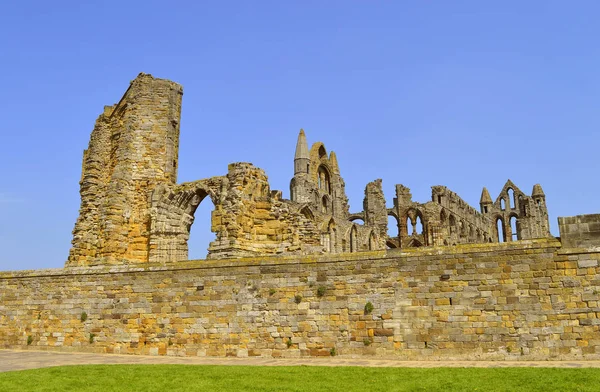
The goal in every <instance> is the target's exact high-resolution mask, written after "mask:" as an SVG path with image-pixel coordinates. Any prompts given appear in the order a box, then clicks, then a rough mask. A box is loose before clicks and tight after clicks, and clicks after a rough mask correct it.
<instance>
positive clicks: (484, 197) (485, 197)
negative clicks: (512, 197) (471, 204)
mask: <svg viewBox="0 0 600 392" xmlns="http://www.w3.org/2000/svg"><path fill="white" fill-rule="evenodd" d="M492 204H493V203H492V197H491V196H490V192H488V190H487V188H486V187H483V190H482V191H481V198H480V199H479V206H480V207H481V213H482V214H487V213H489V212H491V207H492Z"/></svg>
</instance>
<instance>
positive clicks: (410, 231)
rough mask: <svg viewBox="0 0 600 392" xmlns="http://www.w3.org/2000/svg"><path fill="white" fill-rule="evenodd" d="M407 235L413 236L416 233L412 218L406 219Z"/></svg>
mask: <svg viewBox="0 0 600 392" xmlns="http://www.w3.org/2000/svg"><path fill="white" fill-rule="evenodd" d="M406 234H408V235H413V234H415V232H414V231H413V220H412V218H411V217H410V216H407V217H406Z"/></svg>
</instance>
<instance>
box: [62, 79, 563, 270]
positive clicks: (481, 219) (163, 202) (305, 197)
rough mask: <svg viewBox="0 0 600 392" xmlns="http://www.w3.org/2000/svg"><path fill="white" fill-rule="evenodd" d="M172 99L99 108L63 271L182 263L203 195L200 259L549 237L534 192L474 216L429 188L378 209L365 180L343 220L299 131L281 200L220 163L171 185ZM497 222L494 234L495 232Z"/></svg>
mask: <svg viewBox="0 0 600 392" xmlns="http://www.w3.org/2000/svg"><path fill="white" fill-rule="evenodd" d="M182 94H183V90H182V87H181V86H180V85H178V84H176V83H173V82H171V81H168V80H163V79H156V78H154V77H152V76H151V75H146V74H140V75H139V76H138V77H137V78H136V79H135V80H133V81H132V82H131V85H130V87H129V89H128V90H127V91H126V92H125V94H124V96H123V97H122V98H121V100H120V101H119V103H117V104H116V105H113V106H108V107H105V110H104V112H103V113H102V114H101V115H100V117H99V118H98V120H97V121H96V125H95V127H94V130H93V131H92V135H91V138H90V143H89V147H88V149H87V150H86V151H85V152H84V159H83V168H82V178H81V183H80V185H81V190H80V192H81V208H80V215H79V218H78V220H77V222H76V224H75V229H74V231H73V247H72V249H71V252H70V254H69V258H68V260H67V263H66V266H69V267H72V266H86V265H102V264H111V265H112V264H132V263H133V264H137V263H147V262H158V261H160V262H172V261H182V260H186V259H187V257H188V253H187V240H188V238H189V232H190V228H191V225H192V224H193V222H194V212H195V210H196V208H197V206H198V204H199V203H201V202H202V201H203V200H204V199H205V198H206V197H207V196H208V197H210V200H211V201H212V203H213V204H214V207H215V208H214V211H213V213H212V219H211V223H212V224H211V230H212V231H213V232H214V233H215V235H216V239H215V241H213V242H211V243H210V244H209V246H208V256H207V257H208V258H231V257H246V256H253V255H272V254H325V253H344V252H350V253H353V252H357V251H366V250H378V249H379V250H381V249H385V248H386V247H391V248H407V247H419V246H438V245H456V244H462V243H485V242H498V241H499V239H501V240H504V241H512V240H515V239H532V238H548V237H551V235H550V232H549V225H548V215H547V211H546V207H545V196H543V192H541V187H539V185H536V187H539V189H538V188H536V187H534V193H536V192H537V193H536V194H538V193H541V196H540V195H537V196H536V195H532V197H528V196H526V195H525V194H523V193H522V192H521V191H520V190H519V189H518V188H517V187H516V186H514V184H512V183H511V182H510V181H508V182H507V184H506V185H505V189H503V191H502V192H504V193H506V192H507V191H508V190H509V189H510V190H511V191H513V192H515V194H516V195H517V196H518V199H517V198H516V196H515V198H514V200H515V201H514V204H515V205H511V206H508V207H506V206H504V205H502V206H500V205H499V203H500V200H501V199H502V200H504V199H506V200H508V198H507V197H508V196H504V195H503V193H501V196H499V198H498V199H497V201H496V202H495V203H492V202H491V198H490V197H489V194H488V193H487V190H485V189H484V194H482V204H481V209H482V211H481V212H477V211H476V210H475V209H474V208H473V207H471V206H469V205H468V204H467V203H465V202H464V201H463V200H462V199H461V198H460V197H458V195H456V194H455V193H453V192H451V191H450V190H448V189H447V188H446V187H442V186H436V187H433V188H432V201H431V202H428V203H425V204H422V203H416V202H413V201H412V199H411V195H410V189H408V188H406V187H404V186H403V185H397V186H396V198H395V199H394V205H393V207H392V208H389V209H388V208H387V207H386V201H385V197H384V195H383V192H382V190H381V180H376V181H373V182H371V183H369V184H367V187H366V188H365V199H364V202H363V211H359V212H355V213H352V214H350V212H349V205H348V198H347V196H346V193H345V183H344V180H343V178H342V176H341V174H340V168H339V165H338V161H337V156H336V155H335V153H334V152H333V151H332V152H331V153H330V154H329V155H328V153H327V151H326V148H325V146H324V145H323V143H321V142H317V143H314V144H313V145H312V146H311V148H310V149H309V148H308V144H307V142H306V136H305V134H304V131H302V130H301V131H300V134H299V136H298V143H297V146H296V154H295V156H294V177H293V178H292V180H291V183H290V199H291V200H285V199H283V198H282V194H281V192H279V191H271V190H270V187H269V183H268V179H267V176H266V174H265V173H264V171H262V170H261V169H259V168H256V167H254V166H252V165H251V164H248V163H235V164H231V165H230V166H229V168H228V173H227V174H226V175H223V176H216V177H211V178H207V179H203V180H199V181H194V182H191V183H187V184H180V185H178V184H177V181H176V180H177V164H178V148H179V123H180V115H181V99H182ZM536 189H537V190H536ZM484 195H487V196H486V198H484ZM534 197H537V199H536V200H535V201H536V202H537V204H536V203H534V200H533V198H534ZM484 199H485V200H484ZM488 199H489V200H488ZM517 200H518V201H517ZM540 200H542V201H543V203H541V204H540V203H539V201H540ZM388 215H391V216H394V217H395V218H396V219H397V221H398V233H399V235H398V236H397V237H390V236H389V235H388V233H387V216H388ZM513 218H514V219H518V222H517V229H516V231H517V236H516V237H515V236H513V233H512V232H511V226H510V224H509V223H508V222H509V220H510V219H513ZM357 219H362V220H363V224H357V223H355V222H354V221H356V220H357ZM418 220H419V221H420V222H421V223H422V226H423V231H422V232H420V233H417V232H416V230H415V229H416V225H417V221H418ZM498 220H501V221H502V224H503V225H504V226H503V230H502V233H499V232H498V231H497V229H496V226H495V223H496V222H497V221H498ZM409 227H410V228H411V229H412V233H409Z"/></svg>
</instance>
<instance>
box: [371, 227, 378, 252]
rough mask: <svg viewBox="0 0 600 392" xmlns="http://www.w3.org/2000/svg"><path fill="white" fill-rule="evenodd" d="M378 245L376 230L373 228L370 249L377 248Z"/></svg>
mask: <svg viewBox="0 0 600 392" xmlns="http://www.w3.org/2000/svg"><path fill="white" fill-rule="evenodd" d="M376 247H377V237H376V236H375V232H374V231H373V230H371V232H370V233H369V250H375V248H376Z"/></svg>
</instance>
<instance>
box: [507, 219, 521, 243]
mask: <svg viewBox="0 0 600 392" xmlns="http://www.w3.org/2000/svg"><path fill="white" fill-rule="evenodd" d="M509 222H510V231H511V233H510V234H511V237H512V238H511V241H518V240H520V239H521V233H520V230H519V219H518V218H517V217H516V216H515V215H511V217H510V220H509Z"/></svg>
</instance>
